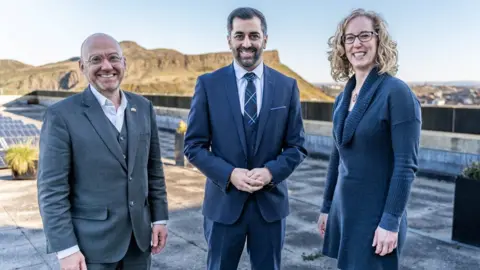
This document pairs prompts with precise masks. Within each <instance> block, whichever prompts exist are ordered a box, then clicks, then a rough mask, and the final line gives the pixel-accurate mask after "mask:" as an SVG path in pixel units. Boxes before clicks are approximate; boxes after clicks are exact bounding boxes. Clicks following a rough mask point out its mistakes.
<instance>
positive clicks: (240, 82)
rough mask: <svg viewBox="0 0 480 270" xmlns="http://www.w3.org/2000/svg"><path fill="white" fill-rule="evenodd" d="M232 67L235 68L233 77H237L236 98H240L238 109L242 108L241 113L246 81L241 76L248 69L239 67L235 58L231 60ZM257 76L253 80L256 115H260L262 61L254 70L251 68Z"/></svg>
mask: <svg viewBox="0 0 480 270" xmlns="http://www.w3.org/2000/svg"><path fill="white" fill-rule="evenodd" d="M233 68H234V70H235V77H237V88H238V98H239V99H240V109H241V110H242V115H243V112H244V104H245V89H246V88H247V84H248V81H247V79H246V78H244V77H243V76H244V75H245V74H246V73H248V72H249V71H248V70H245V69H244V68H243V67H241V66H240V65H239V64H238V63H237V61H236V60H234V61H233ZM252 72H253V73H255V75H257V77H256V78H255V80H254V84H255V88H256V89H257V115H260V109H261V108H262V99H263V84H264V83H263V62H261V63H260V65H258V66H257V67H256V68H255V69H254V70H252Z"/></svg>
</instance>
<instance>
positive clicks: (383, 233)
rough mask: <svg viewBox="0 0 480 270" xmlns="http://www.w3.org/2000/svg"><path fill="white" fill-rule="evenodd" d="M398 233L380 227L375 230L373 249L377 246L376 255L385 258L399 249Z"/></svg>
mask: <svg viewBox="0 0 480 270" xmlns="http://www.w3.org/2000/svg"><path fill="white" fill-rule="evenodd" d="M397 240H398V233H396V232H391V231H387V230H385V229H382V228H380V227H377V229H376V230H375V236H374V237H373V244H372V247H375V246H377V249H376V250H375V253H376V254H379V255H380V256H385V255H387V254H388V253H390V252H392V251H393V250H394V249H395V248H397Z"/></svg>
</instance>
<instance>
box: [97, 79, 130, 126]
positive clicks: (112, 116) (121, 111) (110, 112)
mask: <svg viewBox="0 0 480 270" xmlns="http://www.w3.org/2000/svg"><path fill="white" fill-rule="evenodd" d="M90 89H91V90H92V93H93V95H94V96H95V98H96V99H97V100H98V103H100V106H101V107H102V110H103V112H104V113H105V116H106V117H107V118H108V120H110V122H111V123H112V124H113V125H114V126H115V128H116V129H117V130H118V132H121V131H122V127H123V123H124V120H125V117H124V116H125V109H126V108H127V103H128V101H127V99H126V98H125V94H124V93H123V92H122V91H120V106H119V107H118V110H116V109H115V105H113V102H112V101H111V100H109V99H108V98H107V97H105V96H104V95H102V94H101V93H100V92H98V90H97V89H95V87H93V85H90Z"/></svg>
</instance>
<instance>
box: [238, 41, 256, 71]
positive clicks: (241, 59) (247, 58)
mask: <svg viewBox="0 0 480 270" xmlns="http://www.w3.org/2000/svg"><path fill="white" fill-rule="evenodd" d="M262 52H263V49H262V47H260V48H258V49H257V48H255V47H250V48H245V47H242V46H240V47H238V48H237V49H236V50H235V51H234V55H235V59H236V60H237V62H238V63H239V64H241V65H242V66H243V67H244V68H246V69H248V68H251V67H253V66H255V65H256V64H257V63H258V60H259V59H260V57H261V56H262ZM244 53H246V54H248V55H243V54H244Z"/></svg>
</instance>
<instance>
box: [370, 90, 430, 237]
mask: <svg viewBox="0 0 480 270" xmlns="http://www.w3.org/2000/svg"><path fill="white" fill-rule="evenodd" d="M388 111H389V119H390V120H389V122H390V133H391V137H392V149H393V154H394V169H393V174H392V177H391V180H390V187H389V191H388V195H387V201H386V204H385V208H384V213H383V215H382V218H381V221H380V224H379V226H380V227H382V228H383V229H385V230H388V231H393V232H397V231H398V228H399V226H400V220H401V217H402V215H403V213H404V211H405V208H406V206H407V201H408V198H409V195H410V190H411V185H412V182H413V180H414V179H415V174H416V172H417V170H418V150H419V145H420V132H421V108H420V103H419V102H418V100H417V99H416V97H415V96H414V94H413V93H412V92H411V91H410V89H408V88H407V87H402V88H399V89H392V91H391V96H390V99H389V106H388Z"/></svg>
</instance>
